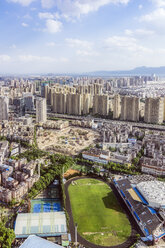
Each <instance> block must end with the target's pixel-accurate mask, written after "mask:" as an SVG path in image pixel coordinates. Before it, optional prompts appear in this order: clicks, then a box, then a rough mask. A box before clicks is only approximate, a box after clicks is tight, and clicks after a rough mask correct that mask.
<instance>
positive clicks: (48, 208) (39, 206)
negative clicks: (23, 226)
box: [31, 199, 63, 213]
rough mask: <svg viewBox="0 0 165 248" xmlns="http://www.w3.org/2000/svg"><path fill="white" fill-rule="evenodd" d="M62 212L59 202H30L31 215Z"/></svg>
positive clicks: (45, 200)
mask: <svg viewBox="0 0 165 248" xmlns="http://www.w3.org/2000/svg"><path fill="white" fill-rule="evenodd" d="M59 211H63V209H62V206H61V202H59V201H53V200H47V199H41V200H32V201H31V213H43V212H45V213H46V212H59Z"/></svg>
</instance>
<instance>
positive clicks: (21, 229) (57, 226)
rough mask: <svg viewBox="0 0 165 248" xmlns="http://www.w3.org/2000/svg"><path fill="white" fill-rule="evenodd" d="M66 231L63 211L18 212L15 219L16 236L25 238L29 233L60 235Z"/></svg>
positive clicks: (44, 235) (45, 235)
mask: <svg viewBox="0 0 165 248" xmlns="http://www.w3.org/2000/svg"><path fill="white" fill-rule="evenodd" d="M66 233H67V226H66V216H65V213H64V212H63V211H61V212H48V213H26V214H18V216H17V219H16V224H15V235H16V238H26V237H28V236H29V235H31V234H37V235H38V236H41V237H49V236H60V235H62V234H66Z"/></svg>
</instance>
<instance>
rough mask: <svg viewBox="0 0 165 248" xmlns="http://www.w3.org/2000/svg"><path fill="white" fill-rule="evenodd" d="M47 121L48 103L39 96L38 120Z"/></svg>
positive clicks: (37, 102) (37, 103) (37, 106)
mask: <svg viewBox="0 0 165 248" xmlns="http://www.w3.org/2000/svg"><path fill="white" fill-rule="evenodd" d="M46 121H47V104H46V99H45V98H41V97H38V98H37V99H36V122H46Z"/></svg>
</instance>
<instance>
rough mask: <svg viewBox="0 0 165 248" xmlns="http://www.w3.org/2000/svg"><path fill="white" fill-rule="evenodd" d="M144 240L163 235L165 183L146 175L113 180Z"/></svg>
mask: <svg viewBox="0 0 165 248" xmlns="http://www.w3.org/2000/svg"><path fill="white" fill-rule="evenodd" d="M113 183H114V186H115V188H116V190H117V192H118V193H119V195H120V197H121V198H122V199H123V201H124V203H125V205H126V206H127V208H128V210H129V212H130V214H131V215H132V217H133V218H134V220H135V221H136V224H137V225H138V227H139V229H140V230H141V233H142V240H143V241H146V242H153V241H155V242H156V241H159V239H162V238H164V237H165V183H162V182H158V181H156V180H153V179H149V177H146V179H145V181H144V178H143V177H141V178H140V177H138V180H137V177H136V176H135V177H130V178H129V177H128V178H124V179H119V180H118V181H116V180H115V179H114V180H113Z"/></svg>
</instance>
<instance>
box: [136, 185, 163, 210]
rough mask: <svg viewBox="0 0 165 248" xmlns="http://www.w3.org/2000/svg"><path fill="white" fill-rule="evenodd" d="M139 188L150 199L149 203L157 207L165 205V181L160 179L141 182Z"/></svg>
mask: <svg viewBox="0 0 165 248" xmlns="http://www.w3.org/2000/svg"><path fill="white" fill-rule="evenodd" d="M137 188H138V190H139V191H140V192H141V194H142V195H143V196H144V197H145V199H146V200H147V201H148V203H149V205H151V206H152V205H153V206H155V207H163V206H165V183H164V182H159V181H149V182H140V183H138V184H137Z"/></svg>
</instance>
